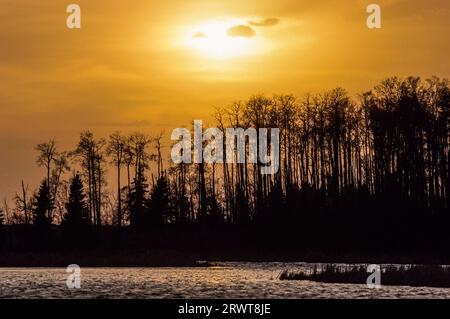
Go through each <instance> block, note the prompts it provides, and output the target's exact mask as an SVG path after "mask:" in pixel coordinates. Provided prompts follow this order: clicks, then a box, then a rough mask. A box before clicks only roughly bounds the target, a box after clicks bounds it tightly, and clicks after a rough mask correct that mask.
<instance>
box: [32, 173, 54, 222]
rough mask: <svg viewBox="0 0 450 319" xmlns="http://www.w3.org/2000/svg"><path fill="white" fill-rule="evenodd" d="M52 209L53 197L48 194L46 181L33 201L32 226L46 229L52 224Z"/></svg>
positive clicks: (48, 189)
mask: <svg viewBox="0 0 450 319" xmlns="http://www.w3.org/2000/svg"><path fill="white" fill-rule="evenodd" d="M53 209H54V204H53V196H52V194H51V192H50V188H49V186H48V183H47V180H44V181H43V182H42V183H41V186H40V187H39V191H38V193H37V194H35V195H34V199H33V217H34V224H35V225H36V226H37V227H48V226H50V225H51V224H52V222H53V217H52V215H51V214H52V211H53Z"/></svg>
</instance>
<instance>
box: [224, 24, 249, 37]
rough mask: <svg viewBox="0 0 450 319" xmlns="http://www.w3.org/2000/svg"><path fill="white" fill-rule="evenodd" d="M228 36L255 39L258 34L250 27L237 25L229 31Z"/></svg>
mask: <svg viewBox="0 0 450 319" xmlns="http://www.w3.org/2000/svg"><path fill="white" fill-rule="evenodd" d="M227 34H228V35H229V36H230V37H244V38H251V37H253V36H254V35H255V34H256V32H255V30H253V29H252V27H250V26H248V25H243V24H240V25H236V26H233V27H231V28H229V29H228V30H227Z"/></svg>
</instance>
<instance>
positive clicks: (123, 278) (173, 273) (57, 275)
mask: <svg viewBox="0 0 450 319" xmlns="http://www.w3.org/2000/svg"><path fill="white" fill-rule="evenodd" d="M310 267H312V264H307V263H242V262H239V263H219V264H218V266H217V267H208V268H81V288H80V289H68V288H67V285H66V279H67V276H68V275H69V274H68V273H66V269H65V268H0V298H237V299H239V298H296V299H297V298H450V289H442V288H426V287H419V288H417V287H394V286H383V287H382V288H381V289H369V288H368V287H367V286H366V285H365V284H361V285H353V284H323V283H315V282H310V281H281V280H278V279H277V277H278V275H279V273H280V272H281V271H283V270H286V269H289V270H296V269H306V268H310Z"/></svg>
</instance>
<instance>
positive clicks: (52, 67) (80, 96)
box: [0, 0, 450, 199]
mask: <svg viewBox="0 0 450 319" xmlns="http://www.w3.org/2000/svg"><path fill="white" fill-rule="evenodd" d="M70 3H77V4H79V5H80V7H81V11H82V15H81V17H82V28H81V29H80V30H69V29H68V28H67V27H66V18H67V15H68V14H67V13H66V6H67V5H68V4H70ZM370 3H377V4H379V5H380V6H381V8H382V24H383V28H382V29H380V30H369V29H368V28H367V27H366V18H367V16H368V14H367V13H366V7H367V5H368V4H370ZM448 21H450V2H449V1H448V0H384V1H381V0H379V1H378V0H372V1H363V0H354V1H342V0H335V1H332V0H314V1H306V0H305V1H297V0H291V1H286V0H277V1H275V0H272V1H268V0H258V1H256V0H252V1H250V0H239V1H231V0H220V1H212V0H188V1H187V0H164V1H156V0H155V1H149V0H145V1H144V0H129V1H122V0H70V1H69V0H66V1H61V0H39V1H35V0H0V43H1V44H0V79H1V83H2V85H1V86H0V121H1V122H0V123H1V125H0V149H1V150H2V152H1V153H0V163H1V165H0V179H1V182H0V199H3V197H4V196H8V197H10V196H12V195H13V193H14V192H15V191H16V190H18V188H19V185H20V180H21V179H25V181H26V182H27V183H29V184H30V186H32V187H33V188H34V187H35V186H36V185H37V183H38V182H39V179H40V178H41V177H42V175H43V172H42V171H41V170H40V169H38V168H36V165H35V164H34V162H35V156H36V154H35V152H34V151H33V147H34V146H35V145H36V144H37V143H39V142H42V141H46V140H48V139H49V138H55V139H56V140H57V141H58V142H59V144H60V148H62V149H64V148H65V149H69V148H73V147H74V145H75V142H76V140H77V137H78V135H79V132H80V131H81V130H86V129H91V130H93V131H94V132H95V133H96V134H97V135H99V136H107V134H109V133H111V132H113V131H115V130H121V131H123V132H129V131H135V130H142V131H145V132H149V133H152V132H153V133H154V132H157V131H160V130H162V129H165V131H166V132H167V134H170V131H171V130H172V129H173V128H175V127H178V126H182V125H185V124H188V123H189V122H190V121H191V120H192V119H194V118H196V119H203V120H205V121H206V122H208V121H207V120H208V118H209V114H210V113H211V111H212V107H213V106H219V105H223V104H228V103H229V102H231V101H233V100H239V99H245V98H246V97H248V96H249V95H251V94H254V93H266V94H272V93H294V94H299V95H300V94H302V93H305V92H316V91H320V90H323V89H330V88H333V87H336V86H343V87H345V88H346V89H348V90H349V92H350V93H352V94H356V93H358V92H360V91H362V90H365V89H369V88H371V87H372V86H373V85H374V84H376V83H377V82H379V81H380V80H381V79H383V78H385V77H387V76H390V75H399V76H407V75H420V76H422V77H428V76H431V75H437V76H440V77H449V76H450V60H449V58H448V54H449V46H450V42H449V41H448V39H449V38H450V26H449V22H448ZM236 26H241V27H240V28H238V29H237V30H236V29H235V30H234V31H229V29H230V28H232V27H236ZM242 26H245V27H244V28H242ZM227 31H229V32H228V35H227ZM233 32H237V35H239V32H243V33H242V35H245V36H242V37H239V36H237V37H236V36H235V37H232V36H231V35H236V33H233ZM246 32H247V33H246ZM203 36H204V37H203ZM202 41H203V42H202ZM241 45H242V46H241Z"/></svg>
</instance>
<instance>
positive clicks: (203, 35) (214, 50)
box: [186, 20, 257, 59]
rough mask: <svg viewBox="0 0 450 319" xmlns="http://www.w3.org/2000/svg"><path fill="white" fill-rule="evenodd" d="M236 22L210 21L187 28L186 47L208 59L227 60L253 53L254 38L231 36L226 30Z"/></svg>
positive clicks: (255, 42)
mask: <svg viewBox="0 0 450 319" xmlns="http://www.w3.org/2000/svg"><path fill="white" fill-rule="evenodd" d="M236 23H238V22H237V21H233V20H229V21H212V22H207V23H204V24H201V25H197V26H193V27H192V28H189V31H188V34H187V39H186V45H187V47H189V48H191V49H192V50H195V51H197V52H199V53H200V54H201V55H203V56H204V57H206V58H210V59H229V58H235V57H242V56H246V55H250V54H252V53H254V52H255V50H256V44H257V39H255V38H254V37H245V36H231V35H229V34H228V32H227V31H228V30H229V29H230V28H231V27H233V26H234V25H236Z"/></svg>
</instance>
